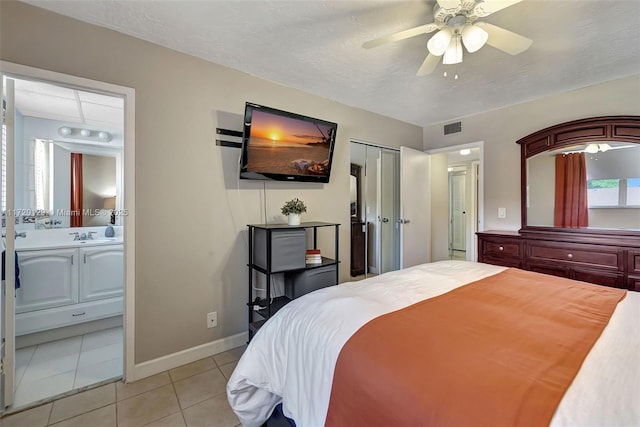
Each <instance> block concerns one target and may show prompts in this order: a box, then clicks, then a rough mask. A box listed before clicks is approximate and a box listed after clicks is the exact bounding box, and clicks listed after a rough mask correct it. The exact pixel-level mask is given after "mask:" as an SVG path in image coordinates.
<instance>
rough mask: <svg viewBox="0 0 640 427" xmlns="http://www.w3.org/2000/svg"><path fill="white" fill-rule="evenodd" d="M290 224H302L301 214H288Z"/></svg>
mask: <svg viewBox="0 0 640 427" xmlns="http://www.w3.org/2000/svg"><path fill="white" fill-rule="evenodd" d="M288 219H289V222H288V224H289V225H300V214H293V213H291V214H289V215H288Z"/></svg>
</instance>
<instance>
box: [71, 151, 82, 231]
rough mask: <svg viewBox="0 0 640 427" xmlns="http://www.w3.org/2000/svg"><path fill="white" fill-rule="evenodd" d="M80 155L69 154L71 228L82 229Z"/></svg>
mask: <svg viewBox="0 0 640 427" xmlns="http://www.w3.org/2000/svg"><path fill="white" fill-rule="evenodd" d="M82 185H83V184H82V154H80V153H71V209H70V210H71V227H82V197H83V195H82Z"/></svg>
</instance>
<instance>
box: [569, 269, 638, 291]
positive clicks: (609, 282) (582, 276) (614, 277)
mask: <svg viewBox="0 0 640 427" xmlns="http://www.w3.org/2000/svg"><path fill="white" fill-rule="evenodd" d="M572 278H573V279H575V280H580V281H582V282H589V283H595V284H596V285H601V286H610V287H612V288H623V289H624V288H626V287H627V286H626V284H625V283H624V274H618V273H610V272H607V271H599V270H589V269H583V268H579V269H575V270H573V275H572Z"/></svg>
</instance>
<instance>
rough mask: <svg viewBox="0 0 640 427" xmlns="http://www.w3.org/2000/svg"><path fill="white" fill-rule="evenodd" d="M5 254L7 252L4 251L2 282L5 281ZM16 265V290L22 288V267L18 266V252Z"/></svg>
mask: <svg viewBox="0 0 640 427" xmlns="http://www.w3.org/2000/svg"><path fill="white" fill-rule="evenodd" d="M5 252H6V251H2V280H4V264H5ZM15 263H16V289H18V288H19V287H20V267H19V266H18V252H16V256H15Z"/></svg>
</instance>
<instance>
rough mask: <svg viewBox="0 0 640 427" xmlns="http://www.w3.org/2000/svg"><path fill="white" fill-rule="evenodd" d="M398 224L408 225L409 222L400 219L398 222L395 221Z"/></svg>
mask: <svg viewBox="0 0 640 427" xmlns="http://www.w3.org/2000/svg"><path fill="white" fill-rule="evenodd" d="M396 222H397V223H398V224H409V223H410V222H411V221H410V220H408V219H402V218H400V219H399V220H398V221H396Z"/></svg>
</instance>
